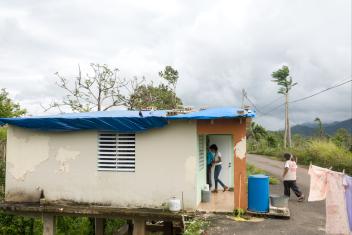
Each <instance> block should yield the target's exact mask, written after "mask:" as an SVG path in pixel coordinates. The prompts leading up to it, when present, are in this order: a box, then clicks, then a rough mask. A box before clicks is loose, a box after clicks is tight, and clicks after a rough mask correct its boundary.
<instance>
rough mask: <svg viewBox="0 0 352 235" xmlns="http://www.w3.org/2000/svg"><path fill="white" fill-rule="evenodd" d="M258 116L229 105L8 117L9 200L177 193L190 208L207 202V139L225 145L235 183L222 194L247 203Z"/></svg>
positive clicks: (157, 200) (101, 199) (127, 203)
mask: <svg viewBox="0 0 352 235" xmlns="http://www.w3.org/2000/svg"><path fill="white" fill-rule="evenodd" d="M254 116H255V113H254V112H251V111H250V110H242V109H236V108H233V107H227V108H212V109H205V110H200V111H194V112H190V113H186V114H176V115H173V116H168V115H167V111H141V112H139V111H121V110H117V111H106V112H91V113H74V114H62V115H52V116H37V117H22V118H0V124H1V125H4V124H7V125H8V135H7V154H6V186H5V203H7V204H11V203H14V204H15V203H27V202H32V203H37V202H39V201H40V199H41V198H42V199H44V198H45V202H46V203H49V202H50V203H51V204H55V203H56V202H62V201H70V202H75V203H77V204H82V203H86V204H87V203H88V204H93V205H106V206H111V207H114V208H162V207H163V204H164V203H165V202H167V201H168V199H170V198H171V197H173V196H175V197H177V198H179V199H182V205H183V209H185V210H188V211H195V210H197V209H199V208H200V207H203V208H206V205H203V203H201V189H202V188H203V187H204V186H205V184H206V152H207V146H209V144H217V145H218V147H219V150H220V151H221V153H222V158H223V159H222V160H223V170H222V172H221V179H222V180H223V181H224V182H225V184H227V185H229V186H230V187H231V188H233V192H225V193H221V194H222V195H225V194H226V195H227V197H226V203H227V207H226V208H225V209H227V210H228V211H232V210H233V209H234V208H244V209H246V208H247V193H246V124H248V122H249V121H250V119H251V118H252V117H254ZM213 209H214V208H213ZM215 209H216V208H215ZM210 210H212V209H210Z"/></svg>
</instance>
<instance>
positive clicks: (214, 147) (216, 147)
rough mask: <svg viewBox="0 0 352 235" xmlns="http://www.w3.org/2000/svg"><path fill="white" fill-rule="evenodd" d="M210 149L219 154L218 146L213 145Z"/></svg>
mask: <svg viewBox="0 0 352 235" xmlns="http://www.w3.org/2000/svg"><path fill="white" fill-rule="evenodd" d="M209 149H212V150H214V151H215V152H217V151H218V146H216V144H212V145H210V147H209Z"/></svg>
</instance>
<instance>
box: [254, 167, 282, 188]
mask: <svg viewBox="0 0 352 235" xmlns="http://www.w3.org/2000/svg"><path fill="white" fill-rule="evenodd" d="M256 174H263V175H268V176H269V183H270V184H272V185H275V184H279V183H280V180H279V179H277V178H275V177H274V176H272V175H270V174H269V173H268V172H266V171H264V170H262V169H259V168H257V167H255V166H253V165H251V164H247V176H248V175H256Z"/></svg>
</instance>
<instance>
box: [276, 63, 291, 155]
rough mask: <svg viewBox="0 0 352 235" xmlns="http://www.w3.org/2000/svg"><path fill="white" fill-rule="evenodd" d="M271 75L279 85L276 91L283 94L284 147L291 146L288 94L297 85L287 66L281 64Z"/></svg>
mask: <svg viewBox="0 0 352 235" xmlns="http://www.w3.org/2000/svg"><path fill="white" fill-rule="evenodd" d="M271 76H272V77H273V78H274V79H273V80H272V81H273V82H276V83H277V85H278V86H279V90H278V93H279V94H283V95H284V96H285V135H284V147H285V148H286V147H287V143H288V146H289V147H291V128H290V121H289V115H288V103H289V97H288V94H289V92H290V90H291V89H292V87H294V86H295V85H297V82H295V83H294V82H293V81H292V77H291V76H290V70H289V68H288V67H287V66H282V68H281V69H278V70H277V71H275V72H273V73H272V74H271Z"/></svg>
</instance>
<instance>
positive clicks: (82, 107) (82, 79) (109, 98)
mask: <svg viewBox="0 0 352 235" xmlns="http://www.w3.org/2000/svg"><path fill="white" fill-rule="evenodd" d="M90 67H91V69H92V74H88V73H87V74H86V75H82V72H81V69H80V67H79V66H78V76H77V77H76V78H75V79H74V82H73V84H71V83H70V81H69V80H68V79H67V78H65V77H63V76H61V75H60V74H59V73H58V72H56V73H55V75H56V76H57V78H58V82H57V85H58V86H59V87H60V88H62V89H64V90H65V91H66V92H67V93H68V94H67V95H66V96H65V97H64V98H63V100H62V102H53V103H52V104H51V105H50V106H49V108H46V110H48V109H50V108H55V107H56V108H58V109H60V110H61V107H62V106H67V107H69V108H70V109H71V110H72V111H74V112H89V111H93V110H96V111H105V110H108V109H110V108H112V107H115V106H121V105H124V104H125V102H126V98H125V96H124V95H123V94H122V93H121V88H123V87H125V86H127V85H128V82H127V81H126V80H125V79H121V78H120V77H119V76H118V72H119V70H118V69H117V68H114V69H110V68H109V67H108V66H107V65H105V64H104V65H100V64H94V63H92V64H90Z"/></svg>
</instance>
